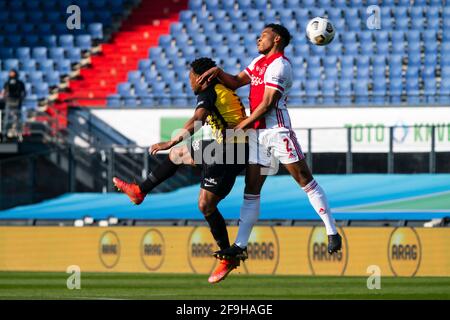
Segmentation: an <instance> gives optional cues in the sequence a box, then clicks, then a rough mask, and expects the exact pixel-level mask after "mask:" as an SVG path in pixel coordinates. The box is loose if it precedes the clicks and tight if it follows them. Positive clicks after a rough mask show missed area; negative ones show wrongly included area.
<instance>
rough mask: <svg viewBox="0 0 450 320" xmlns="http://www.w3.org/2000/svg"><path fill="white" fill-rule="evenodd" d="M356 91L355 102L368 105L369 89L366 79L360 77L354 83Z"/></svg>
mask: <svg viewBox="0 0 450 320" xmlns="http://www.w3.org/2000/svg"><path fill="white" fill-rule="evenodd" d="M353 87H354V90H355V91H354V92H355V103H356V104H358V105H368V103H369V90H368V86H367V80H366V79H359V80H358V81H356V82H355V83H354V84H353Z"/></svg>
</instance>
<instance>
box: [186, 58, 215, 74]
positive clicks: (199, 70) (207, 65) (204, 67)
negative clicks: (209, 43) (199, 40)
mask: <svg viewBox="0 0 450 320" xmlns="http://www.w3.org/2000/svg"><path fill="white" fill-rule="evenodd" d="M215 66H216V62H215V61H214V60H213V59H211V58H206V57H202V58H198V59H195V60H194V61H192V62H191V68H192V70H193V71H194V73H195V74H198V75H202V74H203V73H204V72H205V71H208V70H209V69H211V68H213V67H215Z"/></svg>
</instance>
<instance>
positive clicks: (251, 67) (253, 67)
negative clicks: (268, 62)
mask: <svg viewBox="0 0 450 320" xmlns="http://www.w3.org/2000/svg"><path fill="white" fill-rule="evenodd" d="M262 57H264V55H260V56H259V57H257V58H255V59H253V60H252V62H251V63H250V64H249V65H248V67H247V68H245V70H244V72H245V73H246V74H247V75H248V76H249V77H250V78H251V77H252V73H253V70H254V69H255V64H256V62H258V60H259V59H261V58H262Z"/></svg>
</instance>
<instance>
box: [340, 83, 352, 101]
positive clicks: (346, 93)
mask: <svg viewBox="0 0 450 320" xmlns="http://www.w3.org/2000/svg"><path fill="white" fill-rule="evenodd" d="M338 86H339V88H338V90H337V93H338V97H339V103H340V104H341V105H350V104H351V103H352V97H351V94H352V83H351V80H341V81H339V82H338Z"/></svg>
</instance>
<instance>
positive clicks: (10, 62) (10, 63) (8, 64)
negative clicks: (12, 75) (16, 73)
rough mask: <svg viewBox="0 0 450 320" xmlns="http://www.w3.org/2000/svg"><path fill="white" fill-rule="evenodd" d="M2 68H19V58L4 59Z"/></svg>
mask: <svg viewBox="0 0 450 320" xmlns="http://www.w3.org/2000/svg"><path fill="white" fill-rule="evenodd" d="M3 69H4V70H7V71H9V70H11V69H16V70H19V60H17V59H6V60H4V61H3Z"/></svg>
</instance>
